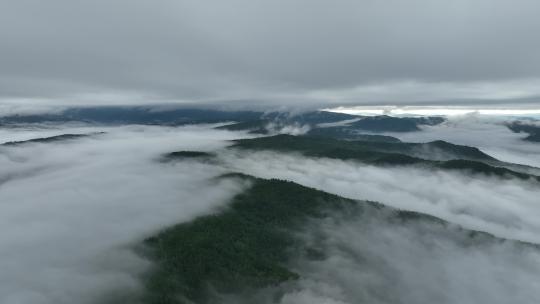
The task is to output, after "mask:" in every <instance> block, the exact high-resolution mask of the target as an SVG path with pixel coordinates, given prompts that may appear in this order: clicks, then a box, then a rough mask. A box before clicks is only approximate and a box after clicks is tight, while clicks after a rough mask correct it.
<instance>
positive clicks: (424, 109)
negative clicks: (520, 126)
mask: <svg viewBox="0 0 540 304" xmlns="http://www.w3.org/2000/svg"><path fill="white" fill-rule="evenodd" d="M322 110H323V111H328V112H336V113H344V114H353V115H360V114H362V115H444V116H457V115H467V114H480V115H540V108H536V109H535V108H528V109H524V108H508V107H505V108H472V107H444V106H405V107H403V106H379V107H377V106H353V107H343V106H341V107H335V108H325V109H322Z"/></svg>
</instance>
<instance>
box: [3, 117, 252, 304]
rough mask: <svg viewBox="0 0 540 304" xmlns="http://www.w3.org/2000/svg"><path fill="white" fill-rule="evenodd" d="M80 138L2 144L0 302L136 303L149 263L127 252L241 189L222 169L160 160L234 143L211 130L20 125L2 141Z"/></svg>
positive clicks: (213, 207)
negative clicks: (115, 299) (128, 299)
mask: <svg viewBox="0 0 540 304" xmlns="http://www.w3.org/2000/svg"><path fill="white" fill-rule="evenodd" d="M102 131H104V132H107V133H105V134H98V135H93V136H90V137H88V138H80V139H76V140H70V141H63V142H55V143H47V144H35V143H34V144H25V145H18V146H13V147H8V146H0V168H1V170H0V231H2V233H0V257H1V258H0V269H1V271H0V303H5V304H20V303H32V304H34V303H35V304H46V303H47V304H48V303H95V302H100V301H104V300H105V299H106V298H107V297H112V296H114V297H119V296H122V295H121V294H125V295H126V297H131V296H134V295H135V294H136V293H137V292H138V291H140V290H141V286H140V280H139V276H140V275H141V274H142V273H143V272H144V271H146V270H147V269H148V267H149V264H148V262H147V261H145V260H143V259H142V258H140V257H139V256H138V255H137V254H135V252H134V250H133V247H134V246H135V245H136V244H138V243H140V242H141V241H142V240H143V239H144V238H145V237H147V236H150V235H152V234H153V233H156V232H157V231H159V230H160V229H163V228H164V227H167V226H170V225H173V224H176V223H179V222H183V221H188V220H190V219H193V218H194V217H196V216H198V215H201V214H206V213H209V212H214V211H215V210H216V208H217V207H219V206H223V205H224V204H226V203H227V201H228V200H229V199H230V198H231V197H232V196H233V195H235V194H236V193H238V192H240V191H242V189H244V187H245V185H241V184H238V183H237V182H234V181H232V180H229V181H228V180H221V181H216V180H212V177H214V176H216V175H219V174H222V173H223V172H224V171H223V169H222V168H219V167H215V166H210V165H205V164H200V163H196V162H180V163H164V162H160V161H159V158H160V157H161V155H162V154H164V153H167V152H171V151H177V150H202V151H212V150H215V149H218V148H223V147H224V146H226V145H227V144H228V142H227V141H226V140H228V139H232V138H237V137H239V136H242V134H239V133H234V134H233V133H231V132H227V131H218V130H214V129H212V126H187V127H178V128H172V127H158V126H120V127H92V126H72V125H71V126H47V127H44V126H37V127H36V126H26V127H21V128H16V129H2V130H1V131H0V134H1V135H2V137H1V140H2V141H3V142H6V141H13V140H25V139H30V138H36V137H45V136H53V135H59V134H63V133H73V134H85V133H92V132H102Z"/></svg>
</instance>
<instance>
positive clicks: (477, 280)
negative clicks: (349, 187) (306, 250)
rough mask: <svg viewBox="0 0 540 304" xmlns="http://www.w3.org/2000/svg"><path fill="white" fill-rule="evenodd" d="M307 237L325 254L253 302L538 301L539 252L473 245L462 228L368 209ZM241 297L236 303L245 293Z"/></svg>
mask: <svg viewBox="0 0 540 304" xmlns="http://www.w3.org/2000/svg"><path fill="white" fill-rule="evenodd" d="M303 238H304V240H305V241H306V242H307V244H309V246H311V247H312V248H315V250H317V251H318V252H320V253H321V257H319V258H317V259H305V258H303V259H296V260H295V261H294V262H292V264H293V265H295V266H294V267H295V271H297V272H298V273H299V274H300V275H301V279H300V280H299V281H298V282H293V283H290V284H285V285H282V286H280V287H276V288H270V289H268V290H265V291H262V292H259V293H258V294H256V295H254V296H253V298H250V299H249V300H253V299H256V301H255V302H257V303H276V302H274V299H276V298H277V299H278V302H279V303H281V304H318V303H325V304H349V303H350V304H352V303H375V304H383V303H397V304H399V303H404V304H405V303H417V304H428V303H448V304H450V303H470V304H473V303H476V304H484V303H497V304H506V303H523V304H534V303H538V301H540V289H539V287H540V285H539V283H538V280H537V278H538V274H539V273H540V266H539V265H540V263H539V262H540V253H539V252H538V250H536V249H534V248H530V247H524V246H521V245H519V244H516V243H514V242H502V243H501V242H490V241H486V240H483V241H481V240H479V239H474V240H472V244H471V239H469V237H468V236H467V234H466V233H464V232H463V231H461V230H459V229H457V228H456V227H452V226H450V227H444V226H442V225H436V224H433V223H426V222H423V223H422V222H418V221H412V222H406V223H390V222H389V221H388V219H387V218H385V217H384V216H382V217H381V216H380V215H374V214H369V213H368V214H364V215H363V216H362V217H361V218H350V217H349V218H348V219H347V218H339V217H334V218H327V219H325V220H324V221H322V222H321V221H316V222H314V223H313V225H311V226H309V227H308V228H307V229H306V230H305V233H303ZM270 299H273V300H270ZM235 300H236V301H231V303H232V302H235V303H242V300H244V299H242V300H240V301H238V299H235ZM244 301H245V300H244ZM249 302H250V301H245V303H249ZM252 303H253V302H252Z"/></svg>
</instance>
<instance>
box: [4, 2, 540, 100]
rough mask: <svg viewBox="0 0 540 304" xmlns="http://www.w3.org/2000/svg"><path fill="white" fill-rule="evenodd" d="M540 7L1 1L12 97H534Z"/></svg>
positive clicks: (539, 71)
mask: <svg viewBox="0 0 540 304" xmlns="http://www.w3.org/2000/svg"><path fill="white" fill-rule="evenodd" d="M539 9H540V3H538V1H533V0H518V1H503V0H492V1H488V0H478V1H474V2H472V1H465V0H457V1H442V0H435V1H428V0H410V1H397V0H389V1H372V0H362V1H345V0H341V1H332V2H330V1H322V0H315V1H313V0H310V1H307V0H298V1H247V0H233V1H227V2H223V1H172V0H158V1H140V0H137V1H127V0H116V1H104V0H96V1H68V0H51V1H46V2H44V1H38V0H19V1H9V0H0V39H1V40H0V41H1V44H0V66H1V69H0V97H1V98H3V100H6V101H5V102H7V101H8V100H11V101H12V102H13V100H15V101H17V102H22V101H23V100H25V101H28V99H31V100H38V99H42V100H49V101H50V100H56V102H59V101H62V102H64V103H68V104H72V103H95V102H102V103H111V102H116V103H130V102H163V101H173V100H174V101H179V100H183V101H196V100H205V101H208V100H227V99H252V98H255V99H257V100H281V101H283V100H289V101H290V100H294V101H298V103H301V102H305V101H314V102H327V101H335V102H352V101H355V102H358V103H363V102H368V101H370V102H373V101H386V102H399V101H404V102H406V101H409V102H411V101H425V100H426V98H425V97H423V94H424V93H427V95H428V96H429V99H428V100H434V101H437V100H448V97H446V96H447V95H450V96H451V98H450V99H466V98H473V99H482V98H485V99H488V100H489V99H496V100H500V99H505V100H506V99H514V98H526V97H531V96H537V95H540V90H538V89H535V88H537V87H538V86H537V84H539V83H540V80H538V79H540V58H539V57H540V55H538V54H540V40H538V39H535V38H536V35H537V33H538V30H540V21H538V18H537V12H538V11H539ZM404 87H405V90H406V91H407V90H408V91H407V93H408V94H407V95H405V97H399V91H400V90H403V89H404ZM389 92H391V94H390V93H389ZM488 93H489V94H488Z"/></svg>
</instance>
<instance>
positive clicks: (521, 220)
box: [220, 150, 540, 243]
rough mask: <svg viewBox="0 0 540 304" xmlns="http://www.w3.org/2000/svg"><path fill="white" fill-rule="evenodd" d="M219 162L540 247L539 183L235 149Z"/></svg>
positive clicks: (259, 174)
mask: <svg viewBox="0 0 540 304" xmlns="http://www.w3.org/2000/svg"><path fill="white" fill-rule="evenodd" d="M220 157H221V158H222V160H223V162H224V163H225V164H226V166H228V167H230V168H231V170H239V171H242V172H246V173H248V174H251V175H255V176H259V177H263V178H280V179H286V180H291V181H294V182H297V183H299V184H302V185H305V186H308V187H313V188H317V189H321V190H324V191H327V192H330V193H335V194H338V195H341V196H344V197H347V198H353V199H366V200H372V201H377V202H381V203H383V204H386V205H388V206H392V207H396V208H400V209H404V210H412V211H418V212H422V213H427V214H431V215H434V216H436V217H439V218H442V219H445V220H448V221H450V222H452V223H456V224H459V225H462V226H464V227H466V228H469V229H473V230H480V231H485V232H489V233H492V234H495V235H497V236H499V237H504V238H510V239H516V240H523V241H530V242H536V243H540V237H539V235H540V223H539V222H538V218H540V206H539V205H538V197H540V187H539V186H538V184H537V183H535V182H529V181H522V180H502V179H499V178H495V177H493V178H490V177H485V176H484V177H482V176H481V175H480V176H475V177H471V176H468V175H466V174H463V173H462V172H455V171H451V172H450V171H449V172H445V171H442V170H441V171H439V170H437V171H433V170H427V169H420V168H411V167H375V166H369V165H364V164H361V163H357V162H354V161H341V160H334V159H326V158H312V157H305V156H301V155H297V154H280V153H274V152H253V151H236V150H233V151H224V152H223V153H221V156H220Z"/></svg>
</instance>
